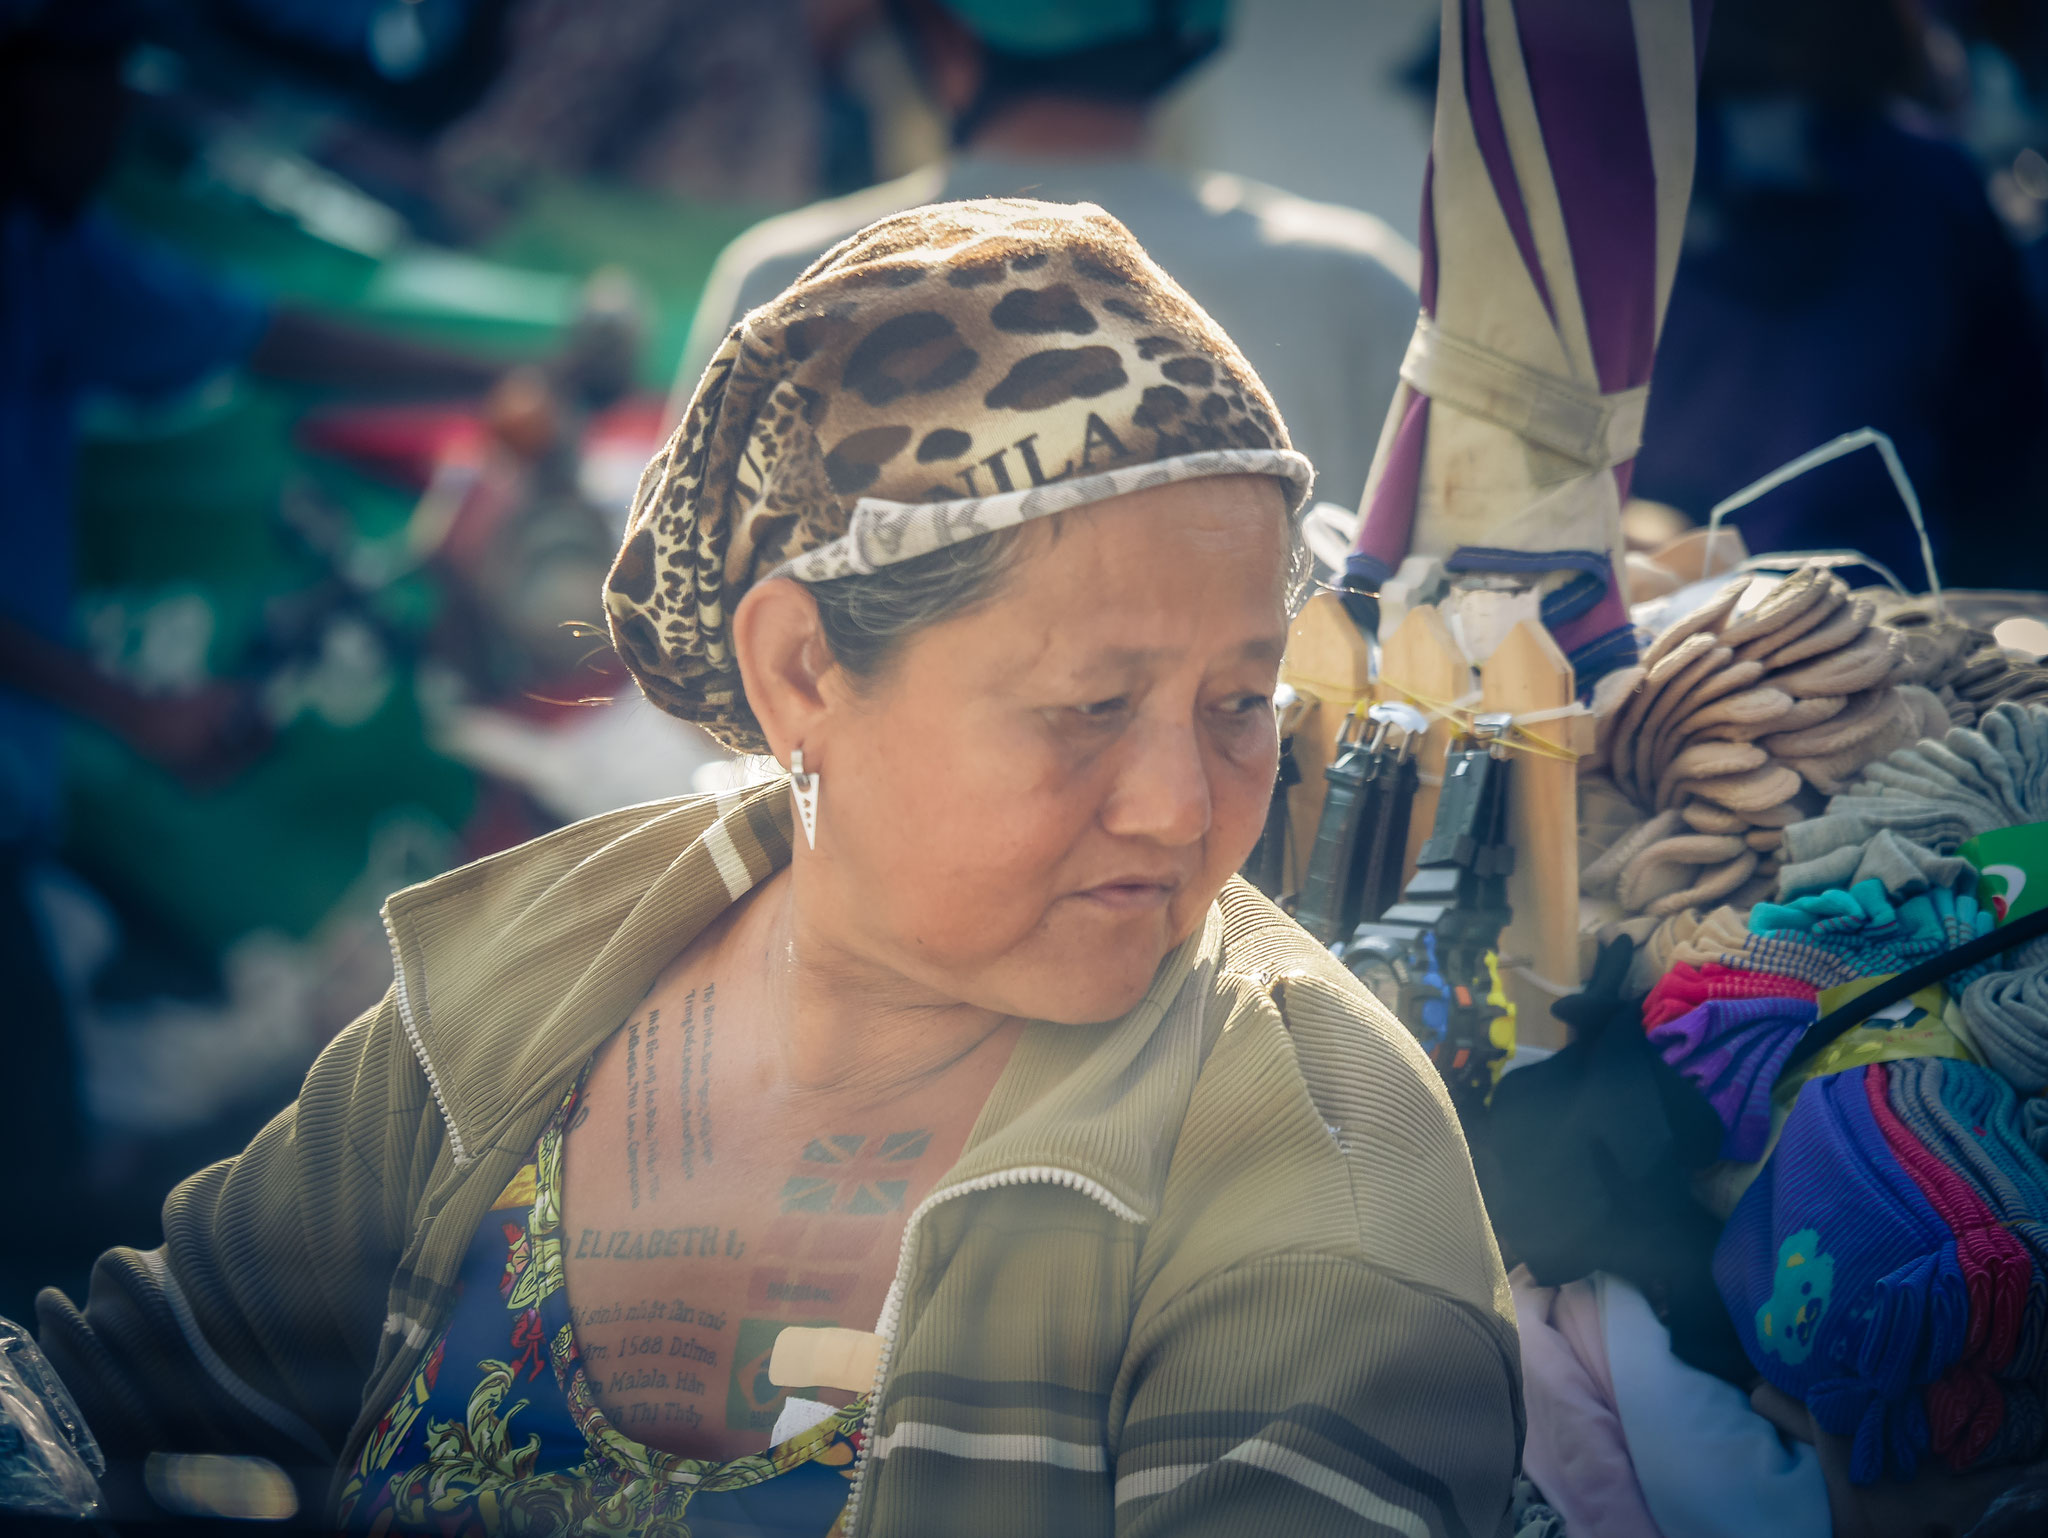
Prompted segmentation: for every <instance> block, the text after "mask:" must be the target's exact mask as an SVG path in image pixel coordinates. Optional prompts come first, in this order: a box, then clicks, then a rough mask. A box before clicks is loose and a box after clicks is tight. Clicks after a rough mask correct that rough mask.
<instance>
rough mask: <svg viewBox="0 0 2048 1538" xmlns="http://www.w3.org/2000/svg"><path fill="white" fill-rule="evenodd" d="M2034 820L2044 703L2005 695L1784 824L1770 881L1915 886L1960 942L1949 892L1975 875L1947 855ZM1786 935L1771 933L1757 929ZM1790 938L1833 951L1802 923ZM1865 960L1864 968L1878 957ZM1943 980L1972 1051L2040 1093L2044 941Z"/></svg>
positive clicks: (1797, 889) (1960, 904) (2042, 773)
mask: <svg viewBox="0 0 2048 1538" xmlns="http://www.w3.org/2000/svg"><path fill="white" fill-rule="evenodd" d="M2044 821H2048V706H2043V705H2021V704H2014V703H2011V702H2009V701H2008V702H2004V703H2001V704H1998V705H1995V706H1993V707H1992V708H1991V710H1990V711H1988V712H1987V713H1986V714H1985V716H1984V717H1983V719H1982V721H1981V722H1980V723H1979V725H1978V726H1977V727H1976V728H1974V729H1971V730H1964V729H1962V728H1960V727H1958V728H1956V729H1954V730H1952V731H1950V732H1949V733H1948V735H1947V736H1946V737H1944V738H1942V739H1941V740H1940V741H1938V742H1937V741H1931V740H1930V741H1923V742H1919V743H1916V744H1914V745H1913V746H1911V747H1907V748H1902V749H1900V750H1898V751H1897V752H1895V753H1892V754H1890V755H1889V756H1888V757H1886V758H1884V759H1882V760H1880V761H1879V762H1877V763H1873V764H1871V765H1869V766H1868V767H1867V768H1866V769H1865V770H1864V771H1863V773H1862V775H1861V776H1859V777H1858V779H1857V780H1856V782H1855V783H1853V784H1851V785H1850V786H1848V787H1847V788H1846V789H1845V790H1844V791H1843V792H1842V793H1841V794H1840V795H1837V796H1835V797H1834V798H1833V799H1832V800H1831V801H1829V802H1828V806H1827V811H1826V813H1825V814H1824V815H1822V816H1820V817H1816V818H1813V819H1811V820H1810V821H1807V822H1803V823H1798V824H1795V825H1794V826H1792V827H1790V828H1788V829H1786V832H1785V850H1784V852H1785V861H1786V863H1785V868H1784V870H1783V871H1782V872H1781V873H1780V875H1779V887H1780V890H1781V892H1782V893H1783V894H1785V896H1786V897H1787V898H1788V899H1792V900H1793V901H1794V902H1796V901H1798V900H1800V899H1802V897H1803V896H1804V895H1806V894H1812V893H1815V892H1816V891H1818V892H1820V893H1821V894H1822V895H1823V896H1828V893H1827V889H1829V888H1844V889H1846V891H1847V893H1848V894H1849V895H1851V896H1853V894H1855V893H1858V892H1861V891H1864V890H1866V886H1865V883H1866V882H1869V881H1876V882H1877V883H1878V884H1879V885H1880V886H1882V887H1884V888H1885V889H1886V890H1888V891H1890V892H1894V893H1897V892H1905V891H1910V890H1912V889H1913V888H1915V887H1924V888H1926V890H1925V892H1924V893H1920V894H1918V895H1917V896H1915V897H1913V898H1911V899H1909V900H1908V901H1907V902H1903V903H1899V904H1898V905H1897V907H1898V910H1899V912H1900V913H1902V914H1903V913H1904V911H1905V909H1906V908H1907V907H1908V906H1910V905H1911V904H1912V903H1917V902H1918V901H1919V900H1920V898H1921V897H1925V898H1926V900H1927V903H1928V904H1929V905H1930V906H1931V907H1933V908H1934V909H1936V913H1935V917H1936V919H1937V921H1938V922H1939V923H1940V924H1941V925H1942V926H1943V927H1945V928H1946V930H1947V932H1949V933H1950V934H1952V935H1955V936H1957V938H1953V939H1951V940H1950V941H1949V943H1950V944H1954V943H1959V940H1960V939H1961V938H1968V936H1967V935H1964V934H1961V933H1960V928H1961V926H1962V925H1963V923H1964V922H1965V920H1967V923H1968V924H1969V926H1970V927H1971V928H1972V929H1974V930H1976V931H1978V932H1981V930H1982V929H1983V928H1984V927H1986V926H1985V920H1984V916H1983V915H1981V914H1977V913H1975V912H1974V907H1975V905H1974V902H1973V901H1972V899H1970V898H1969V897H1966V896H1957V895H1954V894H1957V893H1967V892H1970V891H1972V890H1973V889H1974V887H1975V884H1976V876H1977V873H1976V870H1975V868H1974V867H1972V866H1971V865H1970V864H1969V863H1968V862H1967V861H1964V860H1962V859H1959V858H1957V856H1956V850H1957V848H1958V847H1959V846H1960V845H1961V844H1962V843H1963V842H1964V841H1965V840H1967V839H1970V838H1972V837H1975V836H1976V835H1978V834H1981V833H1989V832H1991V831H1993V830H1994V829H1998V828H2008V827H2014V826H2017V825H2020V824H2024V823H2034V822H2044ZM1945 894H1946V895H1945ZM1951 899H1952V901H1953V905H1954V907H1953V914H1952V915H1947V916H1945V915H1944V913H1943V912H1942V911H1941V910H1940V905H1941V904H1942V903H1944V902H1945V901H1949V900H1951ZM1829 901H1834V902H1838V901H1839V897H1829ZM1789 905H1790V904H1788V905H1787V906H1789ZM1758 911H1764V912H1766V913H1770V912H1774V911H1777V909H1776V908H1775V907H1774V905H1769V904H1760V905H1759V908H1758V909H1757V910H1753V911H1752V915H1751V924H1752V928H1754V927H1756V912H1758ZM1844 918H1845V921H1846V915H1844ZM1766 922H1769V920H1766ZM1788 933H1789V932H1788V931H1787V930H1784V929H1778V930H1773V931H1771V932H1770V933H1769V934H1768V935H1767V936H1766V938H1768V939H1777V938H1780V937H1784V936H1787V935H1788ZM1797 938H1798V939H1799V940H1800V941H1801V942H1802V943H1804V944H1807V945H1809V946H1815V947H1817V948H1821V949H1830V948H1833V949H1835V950H1837V951H1838V952H1839V947H1838V946H1835V947H1831V946H1830V944H1829V943H1828V942H1824V941H1822V940H1820V938H1819V937H1818V936H1817V935H1815V934H1813V933H1811V932H1799V933H1798V934H1797ZM1922 943H1923V944H1924V943H1925V941H1924V938H1923V941H1922ZM1941 948H1943V947H1941V946H1938V945H1937V946H1935V947H1934V949H1937V950H1938V949H1941ZM1863 959H1865V960H1867V961H1869V962H1870V963H1872V964H1873V965H1874V964H1875V963H1876V962H1878V961H1880V960H1881V959H1882V958H1881V957H1880V956H1877V955H1875V954H1873V955H1871V956H1870V957H1867V958H1863ZM1737 964H1739V963H1737ZM1885 970H1892V971H1896V970H1898V968H1897V967H1895V966H1894V967H1889V968H1886V969H1885ZM1865 975H1871V974H1869V973H1866V974H1865ZM1948 986H1949V989H1950V992H1951V994H1953V995H1955V996H1957V998H1958V1000H1959V1003H1960V1012H1961V1020H1962V1030H1963V1032H1964V1033H1966V1034H1967V1036H1968V1038H1969V1041H1970V1044H1971V1045H1972V1047H1973V1048H1974V1049H1975V1050H1976V1052H1977V1053H1978V1055H1979V1056H1980V1057H1982V1058H1983V1060H1984V1061H1985V1062H1986V1063H1988V1064H1989V1065H1990V1066H1991V1067H1993V1068H1995V1069H1997V1070H1998V1071H1999V1072H2000V1073H2001V1074H2003V1075H2004V1076H2005V1077H2006V1078H2007V1079H2008V1080H2010V1081H2011V1082H2012V1084H2013V1085H2014V1086H2015V1087H2016V1088H2017V1089H2019V1090H2020V1091H2021V1092H2022V1093H2025V1094H2036V1093H2039V1092H2041V1091H2043V1090H2048V938H2042V939H2037V940H2033V941H2030V942H2028V943H2026V944H2023V945H2020V946H2017V947H2015V948H2014V949H2013V950H2010V951H2007V952H2006V953H2005V954H2004V955H2002V956H2000V957H1998V958H1996V959H1994V960H1993V961H1991V962H1988V963H1986V964H1984V965H1982V966H1980V967H1977V968H1973V969H1972V970H1971V971H1970V972H1968V973H1965V974H1961V975H1960V976H1958V977H1955V978H1952V979H1950V980H1949V985H1948ZM2044 1143H2048V1140H2044Z"/></svg>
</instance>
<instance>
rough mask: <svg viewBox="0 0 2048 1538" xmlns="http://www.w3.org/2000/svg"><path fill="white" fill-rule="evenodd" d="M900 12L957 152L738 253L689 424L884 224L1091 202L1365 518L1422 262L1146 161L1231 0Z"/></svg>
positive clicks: (1294, 203) (820, 209)
mask: <svg viewBox="0 0 2048 1538" xmlns="http://www.w3.org/2000/svg"><path fill="white" fill-rule="evenodd" d="M889 10H890V15H891V17H892V20H893V22H894V24H895V26H896V27H897V28H898V30H899V32H900V34H901V36H902V38H903V40H904V43H905V45H906V47H907V50H908V52H909V54H910V56H911V58H912V60H913V61H914V63H915V65H916V68H917V71H918V74H919V76H920V77H921V79H922V81H923V84H924V86H925V89H926V91H927V92H928V94H929V95H930V96H931V98H932V99H933V101H934V102H935V103H936V105H937V106H938V108H939V110H940V111H941V113H942V114H943V115H944V116H945V118H946V119H947V121H948V123H949V124H950V127H951V135H952V140H953V144H954V148H955V153H954V154H953V155H952V157H951V158H950V159H948V160H947V161H945V162H944V163H942V164H939V165H933V166H928V167H925V168H924V169H922V170H918V171H914V172H912V173H911V174H910V175H908V176H904V177H900V178H898V179H897V180H895V181H891V182H886V183H883V184H881V185H879V186H876V187H872V188H869V189H867V190H865V191H862V192H857V193H853V194H851V195H849V196H846V197H841V198H835V199H831V200H829V201H826V202H822V203H817V204H813V205H812V206H811V207H809V208H804V209H799V210H797V211H796V212H793V213H789V214H784V215H781V216H779V217H777V218H773V219H769V220H767V221H766V222H764V223H762V224H760V225H758V226H756V227H755V228H754V229H752V230H750V231H748V232H747V233H746V234H745V235H743V236H741V237H740V238H739V239H738V240H736V241H735V242H734V243H733V244H732V245H731V246H730V247H728V248H727V250H726V252H725V254H724V255H723V256H722V257H721V258H720V259H719V262H718V265H717V267H716V268H715V269H714V270H713V272H712V275H711V278H710V280H709V282H708V283H707V284H706V285H705V290H704V297H703V300H702V302H701V304H700V306H699V308H698V312H697V320H696V324H695V326H694V327H693V329H692V331H691V334H690V340H689V345H688V348H687V350H686V352H685V354H684V357H683V360H682V365H681V368H680V369H679V370H678V372H677V376H676V386H675V390H674V392H673V393H672V395H671V397H670V402H669V404H670V418H671V420H674V419H675V418H676V417H678V416H679V415H680V414H681V411H682V407H683V405H684V404H685V403H686V402H687V400H688V399H689V393H690V391H691V390H693V389H694V388H695V387H696V382H697V378H698V376H699V375H700V374H701V373H702V371H703V368H704V365H705V363H706V362H707V361H708V360H709V359H710V357H711V355H712V354H713V353H714V352H715V351H716V350H717V348H718V345H719V343H720V342H721V341H722V340H723V339H724V337H725V335H726V333H727V332H728V331H729V330H730V329H731V328H732V326H733V324H734V322H735V321H737V320H738V319H739V317H740V316H742V315H744V314H745V313H746V312H747V311H748V310H751V309H753V308H754V307H755V306H757V305H760V304H763V303H765V302H766V301H767V300H769V299H770V298H772V297H774V295H775V294H777V293H779V292H780V291H781V290H782V289H783V288H784V287H786V286H787V285H788V284H789V282H790V281H791V280H792V279H794V278H795V277H796V276H797V275H798V274H799V273H800V272H802V271H803V270H804V268H806V267H807V266H809V265H810V264H811V262H813V261H814V260H816V259H817V258H818V257H819V256H820V255H822V254H823V253H824V252H825V251H827V250H828V249H830V248H831V247H832V246H834V245H836V244H837V243H838V242H839V241H840V240H843V239H844V238H845V237H846V236H848V235H850V234H852V233H853V232H854V231H855V230H858V229H860V228H862V227H863V226H865V225H867V224H869V223H871V222H872V221H874V220H875V219H878V218H880V217H882V216H883V215H885V214H888V213H891V212H893V211H896V210H899V209H904V208H911V207H915V206H917V205H919V204H923V203H931V202H941V201H948V200H952V199H961V198H977V197H1000V196H1027V197H1032V198H1039V199H1044V200H1047V201H1053V202H1091V203H1096V204H1099V205H1100V206H1102V207H1104V208H1106V209H1108V210H1109V211H1110V212H1111V213H1112V214H1114V215H1115V216H1116V217H1117V218H1118V219H1119V220H1121V221H1122V222H1123V223H1124V224H1125V225H1127V226H1128V227H1129V228H1130V230H1131V232H1132V233H1133V234H1135V235H1136V236H1137V237H1138V239H1139V240H1140V241H1141V242H1142V243H1143V244H1144V246H1145V248H1146V249H1147V250H1148V251H1150V252H1151V253H1152V255H1153V257H1154V259H1155V260H1157V261H1158V262H1159V264H1160V265H1161V266H1162V267H1164V268H1165V269H1166V270H1167V271H1168V272H1170V273H1171V274H1173V276H1174V278H1175V280H1176V281H1178V282H1180V283H1181V284H1183V285H1184V286H1185V287H1186V288H1187V290H1188V292H1189V293H1191V294H1193V295H1194V297H1195V299H1196V300H1197V302H1199V303H1200V304H1201V305H1202V306H1203V307H1204V308H1206V309H1207V310H1208V311H1209V312H1210V313H1211V314H1212V315H1214V316H1215V317H1216V320H1217V323H1218V324H1219V325H1221V326H1223V327H1224V329H1225V330H1227V331H1228V332H1229V333H1230V334H1231V335H1232V336H1234V337H1236V338H1237V339H1238V341H1239V343H1240V344H1241V345H1242V346H1243V347H1244V349H1245V353H1246V356H1248V357H1249V358H1250V359H1251V361H1252V363H1253V365H1254V366H1255V367H1256V368H1257V369H1258V370H1259V371H1260V373H1261V375H1263V376H1264V378H1265V379H1266V381H1267V383H1268V385H1269V386H1270V387H1271V389H1272V391H1273V398H1274V400H1275V401H1276V402H1277V403H1278V404H1279V407H1280V409H1281V411H1282V412H1283V413H1284V414H1285V415H1286V418H1287V421H1288V423H1289V424H1290V426H1291V427H1292V429H1293V431H1294V434H1295V437H1296V440H1297V441H1298V442H1299V443H1300V444H1301V445H1302V448H1303V450H1304V451H1305V452H1306V453H1307V454H1308V455H1309V456H1310V457H1311V458H1312V459H1313V460H1314V461H1315V463H1316V465H1317V467H1318V470H1319V473H1320V475H1321V477H1322V478H1321V481H1320V482H1319V484H1318V487H1317V495H1318V497H1319V498H1320V499H1321V500H1324V501H1330V502H1336V503H1340V504H1342V505H1344V506H1345V507H1347V508H1348V507H1355V506H1356V505H1357V503H1358V500H1359V497H1360V495H1361V493H1362V492H1363V490H1364V487H1365V476H1366V471H1367V469H1368V468H1369V466H1370V464H1371V460H1372V453H1373V447H1374V444H1375V443H1376V441H1377V439H1378V434H1379V429H1380V424H1381V421H1382V419H1383V418H1384V417H1385V415H1386V408H1387V402H1388V401H1389V400H1390V399H1391V398H1392V396H1393V392H1394V386H1395V383H1396V380H1397V377H1398V373H1399V369H1400V363H1401V357H1402V354H1403V353H1404V352H1405V351H1406V349H1407V346H1408V338H1409V335H1410V333H1411V332H1412V331H1413V330H1414V327H1415V315H1416V307H1417V300H1416V283H1417V280H1418V276H1419V271H1420V264H1419V258H1418V256H1417V254H1416V251H1415V249H1414V247H1412V246H1411V245H1409V244H1408V243H1407V242H1406V241H1404V240H1403V239H1402V238H1401V237H1400V236H1399V235H1397V234H1395V233H1394V232H1393V231H1392V230H1391V229H1389V228H1388V227H1387V226H1386V225H1385V224H1383V223H1382V222H1381V221H1380V220H1378V219H1376V218H1374V217H1372V216H1371V215H1369V214H1365V213H1361V212H1359V211H1357V210H1355V209H1349V208H1340V207H1338V206H1336V205H1333V204H1327V203H1315V202H1310V201H1308V200H1306V199H1303V198H1297V197H1294V196H1292V195H1290V194H1288V193H1285V192H1281V191H1278V190H1276V189H1274V188H1271V187H1265V186H1260V185H1258V184H1256V183H1253V182H1249V181H1246V180H1244V179H1242V178H1240V177H1236V176H1230V175H1226V174H1223V173H1220V172H1213V173H1204V174H1197V175H1193V176H1189V175H1184V174H1181V173H1179V172H1176V171H1174V170H1171V169H1169V168H1167V167H1165V166H1161V165H1157V164H1154V163H1152V162H1150V161H1148V160H1147V159H1146V158H1145V141H1146V136H1147V131H1148V125H1149V123H1150V120H1151V116H1152V113H1153V110H1154V108H1155V106H1156V105H1157V104H1158V102H1159V101H1160V99H1161V97H1162V96H1163V95H1164V94H1165V93H1166V92H1167V91H1168V90H1169V89H1170V88H1171V87H1172V86H1173V85H1174V84H1175V83H1176V82H1178V81H1179V80H1180V79H1181V78H1182V77H1183V76H1184V75H1185V74H1186V73H1187V72H1188V71H1189V70H1191V69H1193V68H1195V67H1196V66H1197V65H1198V64H1200V63H1201V62H1202V61H1203V60H1205V59H1206V58H1207V57H1208V56H1209V55H1210V54H1211V53H1213V52H1214V51H1215V50H1216V48H1217V47H1218V46H1219V45H1220V44H1221V43H1222V41H1223V37H1224V32H1225V24H1226V18H1227V11H1228V0H1161V3H1157V4H1155V3H1152V0H1099V3H1089V4H1076V3H1073V0H893V3H892V4H891V6H890V7H889ZM963 484H964V483H963Z"/></svg>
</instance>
